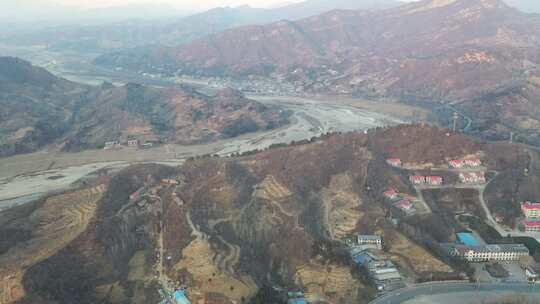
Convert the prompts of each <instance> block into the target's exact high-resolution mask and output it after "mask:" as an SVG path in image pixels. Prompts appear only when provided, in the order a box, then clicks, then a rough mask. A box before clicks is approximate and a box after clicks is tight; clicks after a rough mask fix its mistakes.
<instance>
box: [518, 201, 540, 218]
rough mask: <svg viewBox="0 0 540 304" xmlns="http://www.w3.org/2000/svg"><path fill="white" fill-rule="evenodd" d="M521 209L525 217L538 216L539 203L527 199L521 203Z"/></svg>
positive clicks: (539, 216)
mask: <svg viewBox="0 0 540 304" xmlns="http://www.w3.org/2000/svg"><path fill="white" fill-rule="evenodd" d="M521 211H523V214H524V215H525V217H527V218H529V217H535V218H540V203H532V202H529V201H526V202H523V203H521Z"/></svg>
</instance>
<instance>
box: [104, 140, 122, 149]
mask: <svg viewBox="0 0 540 304" xmlns="http://www.w3.org/2000/svg"><path fill="white" fill-rule="evenodd" d="M119 147H120V142H119V141H117V140H114V141H107V142H105V147H103V150H111V149H116V148H119Z"/></svg>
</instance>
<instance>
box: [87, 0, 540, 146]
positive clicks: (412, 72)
mask: <svg viewBox="0 0 540 304" xmlns="http://www.w3.org/2000/svg"><path fill="white" fill-rule="evenodd" d="M151 50H152V53H149V52H146V53H145V54H146V55H140V54H139V55H138V56H131V57H129V56H123V55H122V54H115V55H111V56H102V57H100V58H98V59H97V60H96V62H97V63H99V64H105V65H109V66H113V67H114V66H122V65H123V64H124V63H125V64H126V66H127V67H128V68H132V69H134V68H139V69H142V70H151V71H154V72H156V71H157V72H159V71H160V70H165V71H167V72H168V73H171V74H174V73H176V74H188V75H195V76H218V77H232V78H243V77H246V76H253V75H255V76H261V77H267V78H271V79H285V80H287V81H289V82H290V83H292V84H294V85H295V86H296V87H299V88H302V89H303V90H304V91H306V92H312V93H338V94H349V95H362V96H367V97H371V98H378V97H392V98H396V99H399V100H402V101H406V102H414V103H426V102H427V103H430V102H433V103H435V104H437V103H440V102H442V103H445V104H454V105H460V104H463V106H464V108H471V109H474V107H471V106H468V107H467V105H471V104H472V102H479V101H482V102H487V103H489V104H497V103H499V102H501V103H503V104H502V105H501V106H500V107H501V108H502V109H503V111H505V112H506V113H504V114H502V113H500V112H499V114H502V116H501V117H500V118H494V117H492V118H494V119H491V120H490V119H484V120H475V119H473V120H474V124H473V126H472V127H473V128H475V129H476V130H475V131H476V132H479V133H482V134H484V135H488V133H489V132H495V133H498V135H497V136H498V137H499V138H503V137H508V136H509V134H510V131H512V129H515V130H514V131H515V132H520V133H524V136H525V137H527V138H528V139H527V142H532V141H535V140H536V139H534V138H532V137H531V136H533V135H534V134H532V133H535V131H534V127H529V126H536V125H537V124H538V123H539V118H538V116H537V108H538V107H536V105H537V104H536V99H534V98H532V99H527V97H524V98H525V99H527V100H528V104H527V105H523V106H519V107H517V106H515V105H514V106H510V105H509V104H510V103H512V104H515V102H514V101H515V100H517V99H520V98H509V99H504V100H503V99H500V98H497V100H496V101H495V100H493V99H494V98H495V97H497V96H500V94H498V93H497V92H506V93H509V92H521V91H519V89H515V88H516V87H520V88H524V86H526V87H527V88H528V89H525V88H524V89H523V91H522V92H521V93H520V94H527V95H528V96H536V93H535V92H536V91H537V89H536V88H537V86H538V81H537V80H536V78H534V77H535V76H536V75H538V68H539V63H540V61H539V59H538V58H539V57H538V53H539V52H540V16H539V15H534V14H525V13H522V12H520V11H518V10H516V9H513V8H511V7H509V6H508V5H506V4H505V3H504V2H503V1H500V0H444V1H443V0H424V1H419V2H414V3H409V4H405V5H402V6H400V7H397V8H390V9H386V10H382V11H375V12H367V11H342V10H337V11H332V12H328V13H325V14H322V15H319V16H315V17H310V18H306V19H302V20H299V21H279V22H276V23H273V24H269V25H253V26H245V27H240V28H235V29H230V30H227V31H224V32H221V33H217V34H213V35H210V36H208V37H205V38H202V39H198V40H195V41H193V42H191V43H189V44H186V45H184V46H182V47H178V48H159V47H157V48H151ZM150 54H151V55H150ZM130 55H131V54H130ZM513 88H514V89H513ZM525 90H526V92H525ZM492 93H494V94H495V95H493V94H492ZM506 93H505V94H506ZM485 98H490V99H489V100H486V99H485ZM521 99H523V98H521ZM510 100H513V101H510ZM488 107H489V106H488ZM518 108H519V109H518ZM527 109H528V110H527ZM518 112H519V113H520V114H519V115H518ZM468 114H469V115H470V116H471V117H473V118H479V116H478V115H480V114H481V113H475V111H469V112H468ZM525 116H526V120H528V121H529V122H528V123H522V120H523V119H524V117H525ZM524 127H527V128H524ZM486 130H489V132H487V133H485V132H484V131H486ZM491 137H492V136H490V138H491Z"/></svg>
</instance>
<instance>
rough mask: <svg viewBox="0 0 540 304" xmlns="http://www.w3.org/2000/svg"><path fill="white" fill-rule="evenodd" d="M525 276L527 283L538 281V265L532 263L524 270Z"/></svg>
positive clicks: (539, 273)
mask: <svg viewBox="0 0 540 304" xmlns="http://www.w3.org/2000/svg"><path fill="white" fill-rule="evenodd" d="M525 276H526V277H527V280H528V281H538V280H539V279H540V264H538V263H534V264H532V265H529V266H527V268H526V269H525Z"/></svg>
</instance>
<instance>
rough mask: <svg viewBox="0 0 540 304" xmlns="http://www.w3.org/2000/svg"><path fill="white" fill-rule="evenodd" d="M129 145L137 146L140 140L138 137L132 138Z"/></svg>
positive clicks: (128, 142)
mask: <svg viewBox="0 0 540 304" xmlns="http://www.w3.org/2000/svg"><path fill="white" fill-rule="evenodd" d="M127 145H128V147H132V148H136V147H138V146H139V141H138V140H137V139H131V140H128V141H127Z"/></svg>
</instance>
